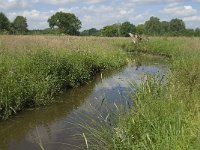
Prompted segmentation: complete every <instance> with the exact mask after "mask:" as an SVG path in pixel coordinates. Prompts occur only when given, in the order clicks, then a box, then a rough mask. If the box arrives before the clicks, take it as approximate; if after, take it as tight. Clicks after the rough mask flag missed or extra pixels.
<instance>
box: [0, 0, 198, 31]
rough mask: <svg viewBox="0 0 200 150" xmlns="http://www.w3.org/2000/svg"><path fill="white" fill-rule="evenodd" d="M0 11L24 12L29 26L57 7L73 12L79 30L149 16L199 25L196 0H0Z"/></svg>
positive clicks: (42, 23)
mask: <svg viewBox="0 0 200 150" xmlns="http://www.w3.org/2000/svg"><path fill="white" fill-rule="evenodd" d="M0 11H2V12H4V13H5V14H6V15H7V16H8V17H9V19H10V20H13V19H14V18H15V17H16V16H17V15H22V16H25V17H26V18H27V21H28V25H29V29H44V28H47V27H48V23H47V19H48V18H49V17H50V16H51V15H52V14H54V13H55V12H57V11H64V12H72V13H74V14H75V15H77V16H78V17H79V19H80V20H81V22H82V30H83V29H88V28H92V27H95V28H98V29H99V28H101V27H103V26H105V25H108V24H113V23H119V22H124V21H130V22H132V23H133V24H135V25H137V24H140V23H144V21H146V20H147V19H149V17H150V16H157V17H159V18H160V19H161V20H170V19H172V18H181V19H183V20H184V21H185V22H186V25H187V27H188V28H196V27H200V0H0Z"/></svg>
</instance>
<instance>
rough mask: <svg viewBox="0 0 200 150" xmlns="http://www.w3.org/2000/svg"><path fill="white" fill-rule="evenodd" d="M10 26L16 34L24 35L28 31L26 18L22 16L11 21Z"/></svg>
mask: <svg viewBox="0 0 200 150" xmlns="http://www.w3.org/2000/svg"><path fill="white" fill-rule="evenodd" d="M12 26H13V28H14V32H15V33H16V34H25V33H26V32H27V31H28V29H27V27H28V25H27V21H26V18H25V17H23V16H17V17H16V18H15V20H14V21H13V23H12Z"/></svg>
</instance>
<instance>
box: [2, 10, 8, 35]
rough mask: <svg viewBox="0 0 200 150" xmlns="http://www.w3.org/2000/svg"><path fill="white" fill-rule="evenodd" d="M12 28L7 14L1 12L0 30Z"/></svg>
mask: <svg viewBox="0 0 200 150" xmlns="http://www.w3.org/2000/svg"><path fill="white" fill-rule="evenodd" d="M9 28H10V22H9V20H8V18H7V17H6V15H5V14H4V13H2V12H0V32H5V31H9Z"/></svg>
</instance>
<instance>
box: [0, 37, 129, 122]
mask: <svg viewBox="0 0 200 150" xmlns="http://www.w3.org/2000/svg"><path fill="white" fill-rule="evenodd" d="M127 42H129V40H127V39H125V38H95V37H68V36H0V118H1V119H7V118H8V117H9V116H10V115H13V114H16V113H17V112H19V111H22V110H24V109H26V108H30V107H37V106H42V105H46V104H49V103H51V102H53V97H54V96H55V95H56V94H58V93H60V92H61V91H62V90H63V89H67V88H74V87H77V86H80V85H82V84H87V83H88V82H89V81H90V79H91V78H92V76H94V75H95V74H97V73H99V72H101V71H103V70H109V69H115V68H119V67H121V66H123V65H125V64H126V63H127V55H126V53H124V52H123V51H122V48H120V46H119V45H120V44H121V43H127Z"/></svg>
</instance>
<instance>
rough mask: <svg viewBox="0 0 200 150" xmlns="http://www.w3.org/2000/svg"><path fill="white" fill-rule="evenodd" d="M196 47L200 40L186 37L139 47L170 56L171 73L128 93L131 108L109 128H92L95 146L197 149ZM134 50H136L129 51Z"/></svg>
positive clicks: (199, 52)
mask: <svg viewBox="0 0 200 150" xmlns="http://www.w3.org/2000/svg"><path fill="white" fill-rule="evenodd" d="M199 47H200V46H199V38H192V39H191V38H184V37H181V38H166V37H162V38H152V39H151V42H150V43H145V45H141V47H140V48H141V50H142V51H143V49H144V48H146V52H147V53H150V54H155V55H161V54H163V53H164V54H165V55H166V56H171V57H170V60H169V67H170V71H169V73H168V74H166V75H165V78H160V77H156V76H147V79H145V80H144V81H143V83H141V84H140V86H139V87H137V91H136V93H135V94H134V95H132V100H133V101H134V106H133V107H132V108H131V110H129V111H126V112H120V115H118V114H117V115H114V116H115V120H116V121H115V122H114V124H112V126H108V125H107V124H106V125H107V126H106V125H105V126H104V128H105V129H101V130H98V129H96V130H98V131H99V132H100V133H97V132H95V131H93V133H97V134H98V135H96V134H94V136H95V137H94V138H96V141H98V143H100V144H99V145H98V146H99V147H100V146H101V145H103V144H104V147H106V149H116V150H122V149H127V150H133V149H150V150H161V149H162V150H171V149H175V150H177V149H180V150H181V149H189V150H196V149H199V148H200V145H199V143H200V135H199V132H200V127H199V124H200V119H199V116H200V110H199V106H200V101H199V97H200V93H199V90H200V59H199V57H200V48H199ZM132 51H140V50H139V49H135V48H134V47H132ZM163 79H164V80H163ZM90 138H91V137H90ZM104 139H106V140H104ZM99 141H100V142H99ZM101 141H102V142H101ZM91 146H93V145H91ZM98 146H96V147H98Z"/></svg>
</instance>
